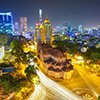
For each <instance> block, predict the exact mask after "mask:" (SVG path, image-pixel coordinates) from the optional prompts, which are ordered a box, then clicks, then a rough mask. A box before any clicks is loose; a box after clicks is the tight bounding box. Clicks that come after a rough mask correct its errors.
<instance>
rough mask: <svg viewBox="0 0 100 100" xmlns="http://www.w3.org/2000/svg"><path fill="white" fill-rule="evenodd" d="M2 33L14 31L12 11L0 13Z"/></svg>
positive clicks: (0, 30)
mask: <svg viewBox="0 0 100 100" xmlns="http://www.w3.org/2000/svg"><path fill="white" fill-rule="evenodd" d="M0 33H6V34H8V33H13V16H12V14H11V12H5V13H0Z"/></svg>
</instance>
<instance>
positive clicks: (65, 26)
mask: <svg viewBox="0 0 100 100" xmlns="http://www.w3.org/2000/svg"><path fill="white" fill-rule="evenodd" d="M67 26H68V23H67V22H63V34H65V32H66V31H67Z"/></svg>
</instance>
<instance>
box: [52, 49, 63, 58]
mask: <svg viewBox="0 0 100 100" xmlns="http://www.w3.org/2000/svg"><path fill="white" fill-rule="evenodd" d="M51 55H53V56H54V57H57V58H63V57H64V55H63V53H62V52H61V51H59V50H58V49H55V48H54V49H53V50H52V52H51Z"/></svg>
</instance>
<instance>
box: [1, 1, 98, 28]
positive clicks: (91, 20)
mask: <svg viewBox="0 0 100 100" xmlns="http://www.w3.org/2000/svg"><path fill="white" fill-rule="evenodd" d="M99 3H100V1H99V0H96V1H95V0H91V1H90V0H86V1H81V0H70V1H69V0H63V1H61V0H59V1H57V0H54V1H48V2H47V1H46V0H42V1H40V0H38V1H35V0H33V1H31V0H30V1H27V0H24V2H23V0H20V2H18V1H17V0H14V1H13V0H9V2H8V1H7V0H5V1H3V0H0V12H7V11H11V12H12V14H13V19H14V22H16V21H17V22H18V23H19V22H20V17H21V16H26V17H27V24H28V28H30V27H31V26H33V27H34V28H35V27H36V22H37V21H38V18H39V9H42V10H43V14H42V16H43V17H42V18H43V21H44V20H45V19H46V14H47V15H48V19H49V20H50V22H51V23H52V26H53V28H54V27H56V26H61V27H62V25H63V22H67V23H68V24H70V25H71V26H78V25H80V24H81V25H82V26H83V27H88V28H91V27H95V26H97V25H100V24H99V23H100V21H99V16H100V13H99V9H100V7H99Z"/></svg>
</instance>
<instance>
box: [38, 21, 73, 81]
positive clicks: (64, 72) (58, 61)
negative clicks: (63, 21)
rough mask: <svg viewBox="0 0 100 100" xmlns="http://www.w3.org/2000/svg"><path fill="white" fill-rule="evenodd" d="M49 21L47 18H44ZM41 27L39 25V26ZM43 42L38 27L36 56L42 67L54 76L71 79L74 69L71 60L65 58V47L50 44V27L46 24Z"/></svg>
mask: <svg viewBox="0 0 100 100" xmlns="http://www.w3.org/2000/svg"><path fill="white" fill-rule="evenodd" d="M46 21H47V22H49V21H48V20H46ZM40 27H41V26H40ZM46 29H47V34H46V37H45V42H43V40H42V39H41V37H42V35H41V29H40V28H39V27H38V35H37V57H38V61H39V63H41V67H42V69H43V70H44V71H45V72H46V73H47V74H48V75H49V76H52V77H54V78H63V79H68V80H69V79H71V77H72V76H73V74H74V69H73V66H72V64H71V60H67V56H66V55H67V51H66V48H65V47H60V48H59V47H57V48H53V47H52V46H51V34H50V27H49V26H47V27H46Z"/></svg>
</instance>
